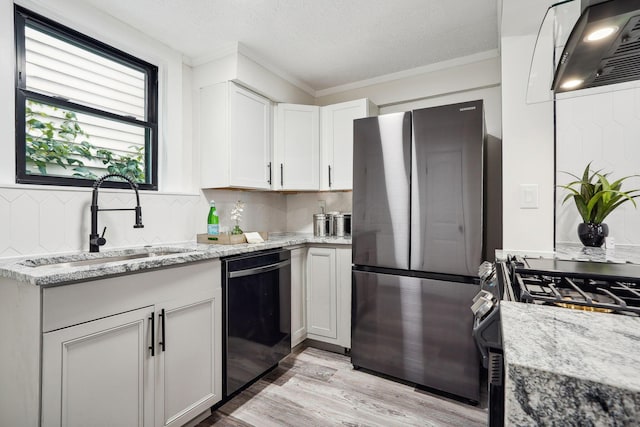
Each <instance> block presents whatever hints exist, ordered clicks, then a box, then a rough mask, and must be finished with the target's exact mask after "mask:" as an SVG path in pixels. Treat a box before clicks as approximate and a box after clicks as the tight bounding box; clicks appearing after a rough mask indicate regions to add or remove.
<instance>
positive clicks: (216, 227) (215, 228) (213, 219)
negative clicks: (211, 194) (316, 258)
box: [207, 200, 220, 236]
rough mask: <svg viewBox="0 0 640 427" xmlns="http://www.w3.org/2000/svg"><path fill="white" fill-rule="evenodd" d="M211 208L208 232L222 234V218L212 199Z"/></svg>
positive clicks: (215, 234) (214, 234)
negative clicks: (220, 218)
mask: <svg viewBox="0 0 640 427" xmlns="http://www.w3.org/2000/svg"><path fill="white" fill-rule="evenodd" d="M209 206H210V208H209V217H208V218H207V224H208V227H207V234H209V235H213V236H217V235H218V234H220V224H219V222H220V220H219V219H218V212H217V211H216V203H215V202H214V201H213V200H212V201H211V203H210V205H209Z"/></svg>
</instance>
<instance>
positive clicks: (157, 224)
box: [0, 186, 200, 257]
mask: <svg viewBox="0 0 640 427" xmlns="http://www.w3.org/2000/svg"><path fill="white" fill-rule="evenodd" d="M140 204H141V206H142V222H143V224H144V225H145V228H142V229H134V228H133V224H134V223H135V218H134V212H133V211H113V212H109V211H108V212H100V213H99V214H98V226H99V232H100V233H102V229H103V228H104V227H105V226H106V227H107V231H106V234H105V238H106V239H107V244H106V245H105V246H104V247H103V248H104V249H103V250H106V249H114V248H118V247H125V246H142V245H146V244H152V243H177V242H186V241H193V240H194V239H195V227H194V223H193V218H194V217H195V211H196V210H197V209H199V207H200V196H199V195H189V194H160V193H147V192H140ZM90 205H91V189H76V188H74V189H65V188H60V187H43V188H37V187H33V186H24V187H22V186H7V187H0V257H10V256H17V255H34V254H45V253H56V252H57V253H59V252H70V251H86V250H88V249H89V233H90V228H91V214H90V211H89V207H90ZM98 205H99V206H100V207H101V208H133V207H135V196H134V194H133V192H131V191H129V190H111V189H100V193H99V200H98Z"/></svg>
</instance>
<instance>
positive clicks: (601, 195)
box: [559, 162, 640, 247]
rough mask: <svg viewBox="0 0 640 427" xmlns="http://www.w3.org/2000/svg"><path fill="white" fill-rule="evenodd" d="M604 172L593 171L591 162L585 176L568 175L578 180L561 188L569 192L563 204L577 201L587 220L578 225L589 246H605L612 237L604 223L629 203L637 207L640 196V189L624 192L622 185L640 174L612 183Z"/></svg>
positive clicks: (582, 237) (579, 209)
mask: <svg viewBox="0 0 640 427" xmlns="http://www.w3.org/2000/svg"><path fill="white" fill-rule="evenodd" d="M600 172H601V170H598V171H595V172H594V171H592V170H591V162H589V164H587V167H586V168H585V169H584V172H583V173H582V177H579V176H577V175H574V174H572V173H569V172H565V173H567V174H569V175H571V176H572V177H574V178H575V181H572V182H570V183H568V184H565V185H560V186H559V187H561V188H564V189H565V190H567V191H569V194H568V195H567V196H566V197H565V198H564V200H562V203H563V204H564V203H565V202H566V201H567V200H569V199H573V201H574V203H575V204H576V208H578V212H579V213H580V216H581V217H582V220H583V221H584V222H582V223H581V224H579V225H578V237H579V238H580V241H581V242H582V244H583V245H585V246H593V247H600V246H602V244H603V243H604V239H605V237H607V236H608V235H609V227H608V226H607V224H605V223H604V222H603V221H604V219H605V218H606V217H607V216H608V215H609V214H610V213H611V212H613V211H614V210H615V209H616V208H617V207H618V206H620V205H622V204H623V203H625V202H631V203H633V206H634V207H635V206H636V202H635V200H633V199H634V198H636V197H638V196H640V194H634V193H638V192H640V189H634V190H629V191H622V182H623V181H624V180H626V179H629V178H631V177H636V176H638V175H629V176H625V177H623V178H620V179H618V180H615V181H613V182H610V181H609V179H608V178H607V177H608V176H609V175H610V174H609V173H604V174H603V173H600Z"/></svg>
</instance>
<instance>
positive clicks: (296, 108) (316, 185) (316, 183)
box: [273, 104, 320, 190]
mask: <svg viewBox="0 0 640 427" xmlns="http://www.w3.org/2000/svg"><path fill="white" fill-rule="evenodd" d="M319 122H320V107H317V106H314V105H299V104H278V106H277V107H276V121H275V153H274V154H275V162H274V179H273V180H274V183H273V184H274V185H273V188H274V189H277V190H319V189H320V173H319V167H320V124H319Z"/></svg>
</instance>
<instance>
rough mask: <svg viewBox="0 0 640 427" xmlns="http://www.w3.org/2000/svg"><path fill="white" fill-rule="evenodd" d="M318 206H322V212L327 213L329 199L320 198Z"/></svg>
mask: <svg viewBox="0 0 640 427" xmlns="http://www.w3.org/2000/svg"><path fill="white" fill-rule="evenodd" d="M318 208H320V212H322V213H325V212H326V211H327V201H326V200H318Z"/></svg>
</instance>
